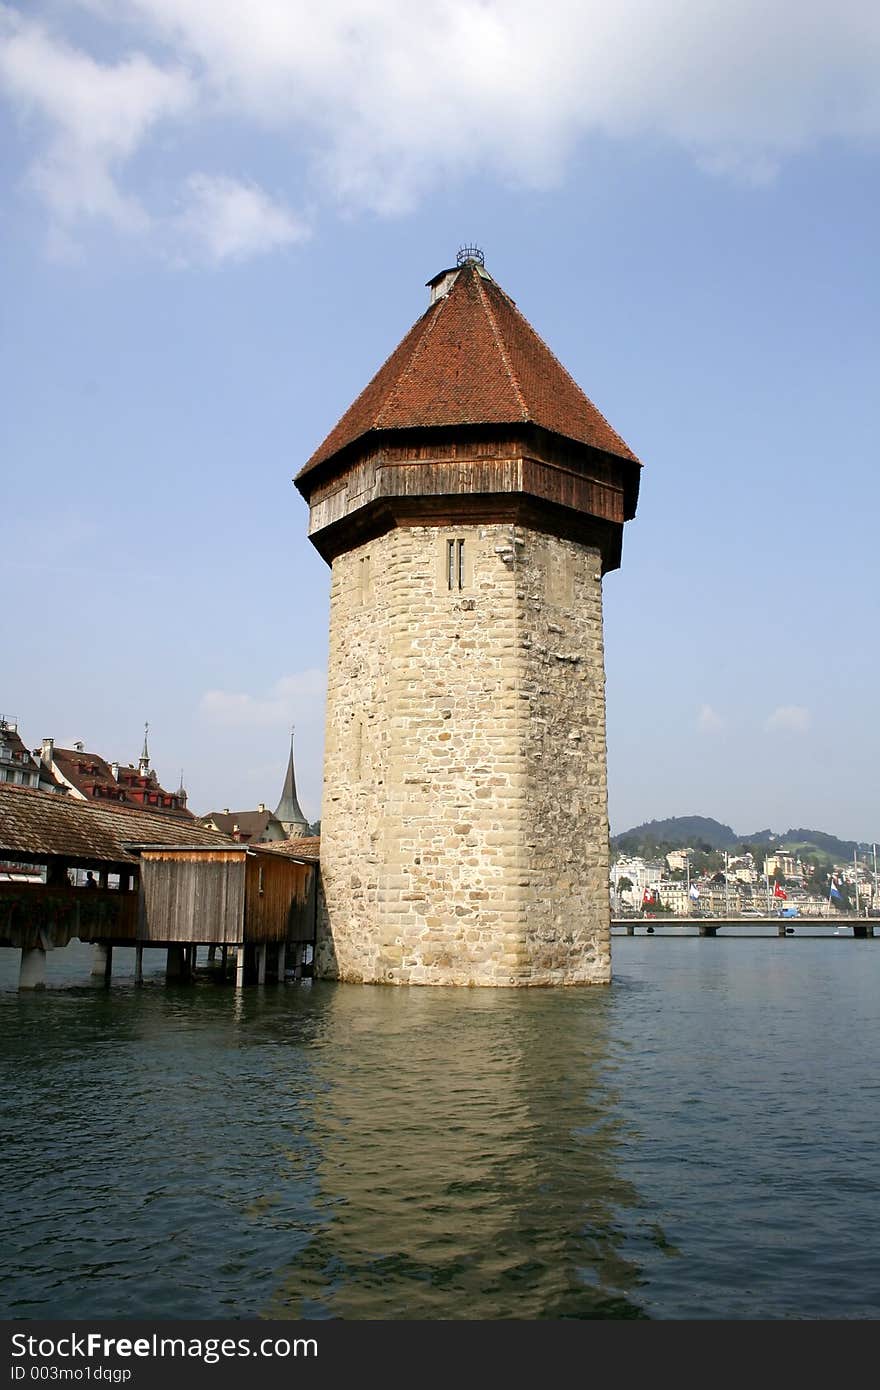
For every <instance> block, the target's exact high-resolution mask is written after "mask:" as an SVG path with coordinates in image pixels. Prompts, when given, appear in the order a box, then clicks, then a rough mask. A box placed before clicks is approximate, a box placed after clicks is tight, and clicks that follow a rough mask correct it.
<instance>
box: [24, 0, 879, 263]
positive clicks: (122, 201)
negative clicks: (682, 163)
mask: <svg viewBox="0 0 880 1390" xmlns="http://www.w3.org/2000/svg"><path fill="white" fill-rule="evenodd" d="M41 4H42V7H43V8H45V9H46V11H47V13H51V15H52V16H53V20H54V23H55V24H56V25H57V24H59V23H61V22H62V20H61V19H60V18H59V16H60V15H63V13H64V11H63V9H59V7H58V5H57V4H54V5H52V6H49V5H48V0H37V3H36V4H35V6H34V7H33V8H34V9H39V8H41ZM67 4H68V6H72V7H73V8H77V7H79V8H87V9H89V10H90V11H91V12H92V13H93V20H95V22H100V21H101V20H103V21H104V23H105V25H106V33H107V35H108V36H109V37H110V39H111V40H112V39H114V38H115V39H116V41H117V42H120V41H122V42H126V43H130V44H131V45H133V46H140V47H141V48H142V49H143V50H144V52H141V53H133V54H130V55H129V56H127V57H125V58H123V59H120V61H119V62H117V63H116V64H111V65H106V64H99V63H97V62H96V61H94V60H93V59H92V58H91V57H89V56H88V55H87V54H86V53H84V52H82V51H78V50H75V49H74V48H73V47H71V46H69V44H65V43H64V42H63V41H61V40H59V39H54V38H50V37H49V36H48V34H47V32H46V31H44V30H43V29H41V28H39V26H38V24H37V23H36V22H35V21H27V22H26V21H24V20H22V19H21V18H20V17H13V12H12V11H11V10H10V9H9V7H8V6H7V7H3V6H2V0H0V20H2V24H3V28H4V29H5V32H6V35H7V43H6V47H7V50H8V52H7V57H6V59H5V61H4V65H3V69H2V71H3V73H4V76H5V79H6V86H7V90H8V91H9V93H10V95H11V97H12V99H13V101H15V102H16V103H17V104H19V105H24V106H28V105H31V106H33V105H36V106H37V107H38V108H39V109H40V110H41V111H42V112H43V114H44V115H46V117H47V118H48V119H49V120H50V121H51V122H52V123H53V130H54V134H53V135H52V136H50V145H49V149H48V150H47V151H46V152H45V153H44V155H43V156H41V158H40V161H39V163H38V167H37V169H36V170H35V172H34V179H35V181H36V184H37V186H38V187H40V188H41V190H42V192H43V194H44V196H46V197H47V199H48V200H49V201H50V203H53V204H54V205H58V206H60V207H61V208H62V209H63V210H65V211H66V212H67V213H68V215H70V214H71V212H76V213H77V214H78V215H88V214H89V213H90V212H92V210H98V211H99V212H100V213H101V215H104V216H108V217H110V218H111V220H113V221H115V222H117V223H118V224H119V225H123V226H124V225H128V224H130V223H132V222H134V223H137V220H138V214H139V209H138V206H137V204H135V203H134V202H133V200H132V199H131V198H130V196H126V195H125V194H123V193H122V192H121V191H120V189H119V187H118V184H117V182H116V180H115V178H114V171H115V170H118V167H119V166H120V165H121V163H122V162H124V161H125V160H126V159H127V158H129V157H130V156H131V154H132V153H133V152H134V150H135V149H136V148H137V147H138V146H139V145H140V144H141V143H142V142H143V141H145V140H146V138H147V136H148V134H150V133H151V132H152V130H153V129H154V127H155V125H156V124H157V123H158V121H159V120H160V118H165V119H167V118H170V117H172V116H178V117H179V116H180V115H181V113H182V112H183V111H184V110H186V109H188V108H190V107H191V106H192V102H193V101H194V100H195V99H196V97H197V106H196V107H195V108H194V109H195V111H196V112H197V114H198V117H199V118H200V119H202V120H204V121H209V120H211V119H213V118H215V117H218V116H219V117H222V118H225V119H228V120H232V121H234V122H235V123H236V126H237V128H239V129H241V130H245V129H246V128H248V127H250V128H252V129H253V130H254V131H256V132H258V133H260V134H263V135H264V134H265V133H266V132H270V133H272V134H273V135H274V136H276V137H280V138H281V139H283V140H286V141H288V142H289V145H290V148H291V150H292V151H293V152H294V153H295V154H296V155H297V156H298V155H300V154H301V153H302V154H305V156H306V157H307V160H308V162H309V164H310V167H311V169H312V171H313V173H314V174H315V175H316V176H317V178H318V179H319V181H320V183H321V185H322V187H323V189H324V191H325V193H326V194H327V196H329V197H331V198H333V199H336V200H339V201H341V202H344V203H347V204H349V205H351V206H354V207H369V208H373V209H378V210H379V211H384V212H392V211H398V210H401V209H405V208H406V207H408V206H410V205H411V204H412V203H413V202H414V201H415V200H416V199H418V197H419V196H420V195H421V194H422V193H423V192H424V191H425V190H426V189H428V188H430V187H431V186H433V185H435V184H436V183H437V182H440V181H443V180H447V179H449V178H450V177H454V176H456V175H460V174H463V173H469V172H474V171H479V172H481V173H483V174H488V175H491V176H495V177H498V178H500V179H502V180H505V181H507V182H512V183H517V184H522V185H526V186H531V187H536V186H541V185H546V184H548V183H552V182H554V181H557V180H558V179H560V178H561V177H562V176H563V175H564V171H565V167H566V163H567V159H568V156H569V154H570V152H571V150H572V149H573V148H574V146H575V145H576V144H578V143H579V142H580V141H582V140H584V139H585V138H589V137H591V136H599V137H602V138H610V139H636V138H639V137H647V138H650V139H651V140H653V141H659V142H661V143H665V144H666V145H668V146H671V147H677V148H679V149H682V150H684V151H685V152H686V153H687V154H688V155H689V156H690V157H692V158H693V159H694V160H695V161H696V162H697V163H698V165H699V166H700V167H701V168H703V169H705V170H706V171H708V172H710V173H712V174H715V175H719V176H724V177H732V178H736V179H739V180H744V181H746V182H749V183H752V184H760V183H762V182H766V181H768V180H769V179H772V178H773V177H774V175H775V172H776V170H777V169H778V167H779V166H780V164H781V163H782V162H783V161H784V160H785V159H787V158H789V157H791V156H792V155H796V154H797V153H798V152H800V151H803V150H807V149H809V148H811V147H813V146H815V145H816V144H817V143H819V142H821V141H824V140H828V139H840V140H847V141H853V142H864V141H877V139H878V137H880V8H878V6H877V5H876V2H875V0H778V2H777V3H776V4H773V5H768V4H767V3H766V0H736V3H732V2H731V0H617V3H615V4H614V5H608V4H607V3H605V0H601V3H600V0H545V3H544V4H543V5H540V6H536V5H535V4H534V0H420V3H419V4H418V5H413V4H412V3H411V0H324V3H322V4H321V5H314V4H312V3H311V0H249V3H248V5H247V7H246V18H243V16H244V14H245V11H243V9H242V5H241V0H114V3H112V4H110V3H107V0H67ZM95 17H97V18H96V19H95ZM0 34H2V31H0ZM146 52H150V53H152V54H156V55H157V58H156V61H154V60H153V59H152V58H148V57H146V56H145V53H146ZM10 53H11V57H10ZM159 62H161V63H162V64H164V66H159V65H158V63H159ZM68 79H72V87H73V96H74V99H73V102H72V103H71V104H70V106H68V103H67V102H66V101H65V95H66V91H67V90H68V88H69V87H70V85H71V83H70V81H69V80H68ZM117 114H118V121H117V119H116V117H117ZM188 119H191V120H192V119H194V116H193V115H192V114H189V116H188ZM71 153H72V154H73V156H74V157H73V158H71ZM224 172H225V171H224ZM235 173H236V174H237V175H238V176H240V177H242V178H247V176H248V173H249V171H248V170H247V169H243V168H237V169H236V170H235ZM201 177H204V176H201ZM242 186H244V187H246V188H251V189H252V186H251V185H250V184H244V185H242ZM252 191H254V190H253V189H252ZM203 201H204V200H203ZM140 215H141V216H143V213H142V210H140ZM279 215H280V216H281V218H282V221H281V222H276V224H275V227H276V230H275V233H274V235H269V236H268V237H265V236H254V237H253V238H252V241H251V243H250V244H251V245H252V246H253V249H254V250H266V249H271V248H272V247H274V246H277V245H283V244H286V242H287V241H289V240H290V239H291V237H290V236H287V235H286V234H285V232H284V228H285V225H286V231H287V233H290V232H291V231H292V228H293V226H294V225H298V224H297V223H296V219H295V218H294V217H293V214H291V213H285V211H284V210H283V209H282V210H279ZM285 216H286V217H287V219H289V221H288V223H287V224H285V223H284V220H283V219H284V217H285ZM257 220H258V221H261V222H265V218H259V217H258V219H257ZM220 221H222V218H221V219H220ZM215 225H216V224H215ZM206 244H207V247H208V251H209V253H211V250H212V246H214V247H217V246H219V247H220V248H221V250H220V253H219V259H220V260H222V259H224V258H226V259H229V258H231V257H232V256H235V255H244V254H246V251H245V247H246V245H248V237H247V235H246V234H244V233H243V234H242V240H241V241H240V242H237V241H236V235H235V232H234V231H230V232H228V233H227V234H226V235H222V234H218V240H217V241H215V242H212V240H211V238H210V236H208V237H207V240H206ZM226 246H231V247H232V248H235V247H236V246H240V248H241V249H240V251H236V250H235V249H233V250H231V251H229V252H227V251H225V250H224V249H222V248H225V247H226ZM215 254H216V251H215Z"/></svg>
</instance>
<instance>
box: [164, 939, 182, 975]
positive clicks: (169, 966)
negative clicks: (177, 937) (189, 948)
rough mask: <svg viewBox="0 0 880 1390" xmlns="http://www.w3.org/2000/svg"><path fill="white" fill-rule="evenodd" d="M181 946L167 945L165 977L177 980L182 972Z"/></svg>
mask: <svg viewBox="0 0 880 1390" xmlns="http://www.w3.org/2000/svg"><path fill="white" fill-rule="evenodd" d="M183 964H184V962H183V947H182V946H169V947H168V958H167V962H166V965H165V979H166V980H179V979H180V977H181V975H182V974H183Z"/></svg>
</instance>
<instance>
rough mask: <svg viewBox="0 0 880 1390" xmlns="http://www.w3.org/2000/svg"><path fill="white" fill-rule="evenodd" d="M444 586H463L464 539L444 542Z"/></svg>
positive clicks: (454, 587) (457, 587) (459, 587)
mask: <svg viewBox="0 0 880 1390" xmlns="http://www.w3.org/2000/svg"><path fill="white" fill-rule="evenodd" d="M446 587H447V588H448V589H450V590H453V589H463V588H464V541H462V540H454V541H447V542H446Z"/></svg>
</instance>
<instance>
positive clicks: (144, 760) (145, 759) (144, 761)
mask: <svg viewBox="0 0 880 1390" xmlns="http://www.w3.org/2000/svg"><path fill="white" fill-rule="evenodd" d="M149 732H150V726H149V724H145V725H144V751H143V752H142V753H141V756H140V759H139V761H138V771H139V772H140V774H141V776H142V777H146V776H147V775H148V774H149V771H150V750H149V748H148V747H147V735H148V734H149Z"/></svg>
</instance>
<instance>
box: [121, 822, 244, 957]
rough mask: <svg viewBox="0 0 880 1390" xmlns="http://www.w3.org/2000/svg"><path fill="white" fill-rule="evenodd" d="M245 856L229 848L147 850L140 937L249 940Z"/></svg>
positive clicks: (216, 941) (221, 941) (225, 941)
mask: <svg viewBox="0 0 880 1390" xmlns="http://www.w3.org/2000/svg"><path fill="white" fill-rule="evenodd" d="M245 858H246V851H245V847H244V846H243V845H242V847H241V850H240V851H229V850H197V851H194V850H188V851H175V850H144V851H143V852H142V854H141V891H142V913H141V920H140V923H139V925H138V939H139V940H141V941H145V942H146V941H150V942H166V941H167V942H208V943H210V944H212V945H213V944H218V945H232V944H234V943H235V942H239V941H242V940H243V939H244V909H245Z"/></svg>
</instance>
